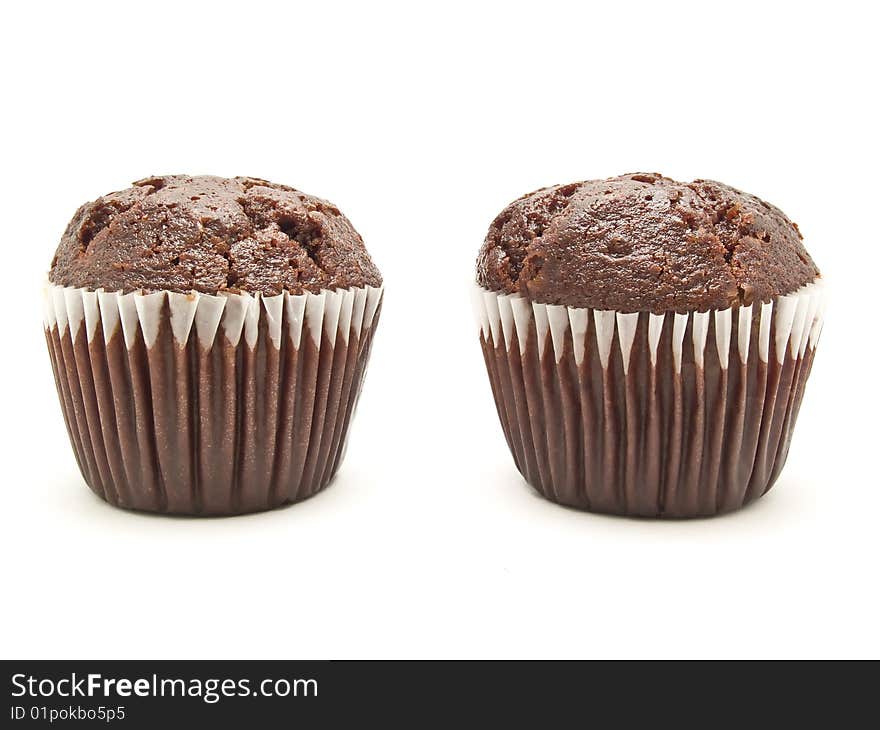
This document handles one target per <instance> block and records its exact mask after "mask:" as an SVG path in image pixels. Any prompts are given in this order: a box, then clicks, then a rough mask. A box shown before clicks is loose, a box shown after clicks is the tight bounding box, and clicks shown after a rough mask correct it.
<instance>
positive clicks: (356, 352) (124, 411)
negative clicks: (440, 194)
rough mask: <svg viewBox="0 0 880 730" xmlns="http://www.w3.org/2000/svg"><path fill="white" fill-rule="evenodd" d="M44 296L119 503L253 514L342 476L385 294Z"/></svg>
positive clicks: (87, 439) (56, 356) (63, 396)
mask: <svg viewBox="0 0 880 730" xmlns="http://www.w3.org/2000/svg"><path fill="white" fill-rule="evenodd" d="M45 301H46V310H45V323H44V324H45V332H46V340H47V343H48V346H49V353H50V356H51V359H52V367H53V370H54V372H55V379H56V384H57V386H58V395H59V398H60V400H61V410H62V411H63V413H64V418H65V421H66V424H67V430H68V433H69V434H70V440H71V443H72V445H73V450H74V453H75V454H76V459H77V462H78V464H79V467H80V470H81V472H82V475H83V477H84V478H85V480H86V482H87V483H88V485H89V486H90V487H91V488H92V490H93V491H95V492H96V493H97V494H98V495H99V496H101V497H103V498H104V499H105V500H107V501H108V502H110V503H111V504H114V505H117V506H119V507H126V508H131V509H138V510H147V511H151V512H167V513H177V514H201V515H225V514H238V513H244V512H254V511H259V510H266V509H270V508H272V507H277V506H279V505H282V504H284V503H287V502H296V501H299V500H302V499H305V498H306V497H309V496H311V495H313V494H314V493H315V492H317V491H319V490H320V489H322V488H324V487H325V486H326V485H327V484H328V483H329V482H330V480H331V479H332V478H333V476H334V474H335V473H336V470H337V468H338V467H339V462H340V459H341V456H342V453H343V450H344V447H345V442H346V437H347V435H348V428H349V425H350V423H351V418H352V415H353V413H354V409H355V406H356V405H357V400H358V396H359V393H360V389H361V384H362V382H363V378H364V371H365V368H366V365H367V360H368V359H369V355H370V348H371V345H372V340H373V333H374V330H375V326H376V323H377V321H378V317H379V310H380V306H381V301H382V289H381V288H372V287H366V288H354V289H348V290H338V291H322V292H321V293H319V294H310V293H307V294H302V295H298V296H293V295H290V294H289V293H284V294H281V295H279V296H271V297H264V296H260V295H259V294H257V295H254V296H251V295H247V294H223V295H218V296H210V295H204V294H197V293H192V294H178V293H174V292H166V291H159V292H155V293H151V294H142V293H139V292H134V293H129V294H124V295H123V294H121V293H119V292H104V291H101V290H98V291H89V290H86V289H75V288H69V287H68V288H65V287H60V286H54V285H47V288H46V298H45Z"/></svg>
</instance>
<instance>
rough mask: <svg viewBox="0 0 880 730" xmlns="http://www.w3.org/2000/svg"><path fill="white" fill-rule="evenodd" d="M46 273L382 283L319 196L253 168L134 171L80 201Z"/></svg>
mask: <svg viewBox="0 0 880 730" xmlns="http://www.w3.org/2000/svg"><path fill="white" fill-rule="evenodd" d="M49 280H50V281H51V282H52V283H53V284H58V285H61V286H73V287H85V288H88V289H98V288H101V287H103V288H104V289H105V290H107V291H117V290H122V291H124V292H129V291H135V290H139V289H143V290H146V291H157V290H160V289H167V290H170V291H175V292H189V291H198V292H202V293H208V294H214V293H217V292H221V291H233V292H239V291H244V292H249V293H256V292H260V293H262V294H264V295H276V294H280V293H281V292H282V291H284V290H287V291H289V292H291V293H293V294H301V293H303V292H305V291H311V292H318V291H320V290H321V289H344V288H349V287H362V286H379V285H380V284H381V283H382V277H381V275H380V274H379V271H378V269H377V268H376V267H375V265H374V264H373V262H372V260H371V259H370V256H369V254H368V253H367V250H366V248H365V247H364V242H363V239H362V238H361V237H360V235H359V234H358V232H357V231H356V230H355V229H354V227H353V226H352V225H351V223H350V222H349V220H348V219H347V218H346V217H345V216H344V215H342V213H340V212H339V209H338V208H336V207H335V206H334V205H332V204H331V203H328V202H327V201H326V200H321V199H320V198H316V197H313V196H311V195H306V194H305V193H301V192H299V191H298V190H295V189H294V188H291V187H288V186H286V185H278V184H275V183H270V182H267V181H266V180H261V179H259V178H253V177H236V178H231V179H227V178H221V177H213V176H196V177H190V176H185V175H167V176H161V177H151V178H146V179H144V180H139V181H138V182H136V183H134V184H133V186H132V187H130V188H128V189H126V190H122V191H119V192H115V193H110V194H109V195H104V196H102V197H100V198H98V199H97V200H95V201H92V202H90V203H86V204H85V205H83V206H82V207H81V208H80V209H79V210H78V211H77V212H76V215H75V216H74V217H73V219H72V220H71V221H70V223H69V224H68V226H67V230H66V231H65V232H64V235H63V236H62V238H61V242H60V244H59V246H58V249H57V251H56V253H55V257H54V259H53V260H52V268H51V270H50V272H49Z"/></svg>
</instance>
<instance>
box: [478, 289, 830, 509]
mask: <svg viewBox="0 0 880 730" xmlns="http://www.w3.org/2000/svg"><path fill="white" fill-rule="evenodd" d="M474 302H475V307H476V312H477V316H478V320H479V324H480V342H481V344H482V348H483V354H484V357H485V361H486V368H487V370H488V373H489V381H490V383H491V385H492V391H493V394H494V396H495V402H496V405H497V409H498V416H499V418H500V420H501V426H502V429H503V430H504V435H505V437H506V439H507V444H508V446H509V447H510V451H511V453H512V454H513V459H514V462H515V463H516V466H517V468H518V469H519V471H520V473H522V475H523V476H524V477H525V479H526V480H527V481H528V482H529V483H530V484H531V485H532V486H534V487H535V489H537V490H538V491H539V492H540V493H541V494H542V495H543V496H545V497H546V498H547V499H550V500H552V501H554V502H559V503H561V504H565V505H570V506H573V507H578V508H581V509H586V510H592V511H596V512H607V513H612V514H621V515H641V516H650V517H657V516H669V517H698V516H708V515H714V514H718V513H721V512H727V511H729V510H733V509H737V508H738V507H741V506H742V505H744V504H746V503H748V502H750V501H752V500H754V499H757V498H758V497H760V496H761V495H763V494H764V493H766V492H767V490H768V489H770V487H771V486H772V485H773V483H774V482H775V481H776V478H777V477H778V476H779V473H780V471H781V469H782V466H783V464H784V463H785V459H786V456H787V454H788V448H789V444H790V442H791V435H792V430H793V428H794V424H795V421H796V420H797V415H798V410H799V408H800V405H801V399H802V398H803V394H804V386H805V384H806V381H807V377H808V376H809V374H810V368H811V365H812V363H813V357H814V354H815V348H816V342H817V340H818V338H819V333H820V332H821V329H822V315H823V309H824V297H823V287H822V283H821V280H818V279H817V280H816V281H815V282H813V283H811V284H809V285H807V286H805V287H803V288H802V289H800V290H798V291H797V292H795V293H793V294H791V295H788V296H782V297H778V298H777V299H775V300H774V301H772V302H768V303H765V304H756V305H754V306H742V307H736V308H732V309H725V310H717V311H715V310H713V311H709V312H695V313H690V314H675V313H667V314H665V315H655V314H649V313H647V312H642V313H635V314H623V313H619V312H614V311H600V310H592V309H577V308H570V307H563V306H556V305H544V304H537V303H532V302H530V301H529V300H527V299H525V298H523V297H521V296H519V295H505V294H498V293H495V292H490V291H486V290H484V289H478V290H477V291H476V292H475V297H474Z"/></svg>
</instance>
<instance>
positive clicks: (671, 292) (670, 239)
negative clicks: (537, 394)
mask: <svg viewBox="0 0 880 730" xmlns="http://www.w3.org/2000/svg"><path fill="white" fill-rule="evenodd" d="M801 240H802V236H801V234H800V231H799V230H798V228H797V225H796V224H795V223H792V222H791V221H790V220H789V219H788V218H787V217H786V216H785V214H784V213H783V212H782V211H781V210H779V209H778V208H776V207H775V206H772V205H770V204H769V203H766V202H764V201H763V200H761V199H759V198H757V197H755V196H753V195H749V194H748V193H743V192H741V191H739V190H736V189H734V188H732V187H730V186H728V185H724V184H723V183H719V182H714V181H712V180H695V181H694V182H691V183H681V182H676V181H675V180H671V179H670V178H667V177H664V176H662V175H660V174H659V173H632V174H628V175H621V176H619V177H613V178H609V179H607V180H588V181H585V182H579V183H572V184H569V185H556V186H553V187H549V188H541V189H540V190H536V191H535V192H533V193H529V194H528V195H524V196H523V197H521V198H519V199H517V200H515V201H514V202H513V203H511V204H510V205H508V206H507V207H506V208H505V209H504V210H503V211H502V212H501V213H500V215H498V217H497V218H496V219H495V220H494V221H493V223H492V225H491V226H490V228H489V232H488V234H487V236H486V240H485V242H484V244H483V246H482V248H481V250H480V254H479V258H478V260H477V283H478V284H480V286H482V287H484V288H486V289H490V290H492V291H499V292H506V293H509V294H513V293H520V294H522V295H524V296H526V297H528V298H529V299H531V300H532V301H535V302H541V303H544V304H564V305H567V306H570V307H590V308H594V309H606V310H607V309H614V310H618V311H621V312H637V311H651V312H655V313H662V312H667V311H676V312H689V311H705V310H707V309H726V308H728V307H730V306H733V305H736V304H745V305H748V304H751V303H753V302H764V301H768V300H770V299H772V298H774V297H776V296H779V295H783V294H788V293H790V292H793V291H795V290H796V289H798V288H800V287H801V286H803V285H804V284H807V283H809V282H811V281H813V280H814V279H815V278H816V277H818V276H819V271H818V269H817V268H816V265H815V264H814V263H813V260H812V259H811V258H810V256H809V254H808V253H807V251H806V249H805V248H804V246H803V244H802V243H801Z"/></svg>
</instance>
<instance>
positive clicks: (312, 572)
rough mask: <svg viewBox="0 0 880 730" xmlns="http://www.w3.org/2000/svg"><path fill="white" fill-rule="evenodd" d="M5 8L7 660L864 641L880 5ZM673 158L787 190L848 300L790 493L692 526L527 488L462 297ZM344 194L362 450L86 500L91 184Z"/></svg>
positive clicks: (837, 300) (683, 652) (1, 642)
mask: <svg viewBox="0 0 880 730" xmlns="http://www.w3.org/2000/svg"><path fill="white" fill-rule="evenodd" d="M371 5H373V4H370V3H358V4H352V5H341V4H339V5H337V4H330V3H319V2H316V3H308V4H303V5H298V6H295V5H294V4H293V3H284V4H282V3H278V4H268V3H266V4H264V3H260V2H254V1H251V2H247V3H234V4H232V6H231V7H226V6H225V5H224V4H222V3H218V2H212V3H204V4H201V3H199V4H196V3H184V2H175V3H162V2H155V1H154V2H149V3H144V2H140V3H107V4H97V3H58V4H57V5H49V4H44V3H38V2H29V3H14V4H12V5H11V6H10V7H9V8H7V9H6V10H5V17H4V20H3V23H2V31H0V33H2V38H0V41H2V42H0V61H2V71H0V73H2V79H3V92H2V99H3V113H2V116H0V126H2V135H0V139H2V142H0V144H2V151H3V154H2V160H3V162H2V165H3V173H2V176H0V187H2V191H0V192H2V195H0V200H2V205H3V226H4V231H3V237H4V240H3V244H2V249H0V261H2V269H0V272H2V273H0V275H2V278H3V292H4V295H5V296H4V297H3V313H2V315H0V316H2V334H3V340H2V342H3V343H4V344H3V349H2V356H0V368H2V372H0V383H2V386H0V387H2V405H3V415H2V419H0V429H2V434H0V435H2V439H0V443H2V449H3V452H2V472H0V474H2V487H0V488H2V491H3V496H2V500H0V564H2V586H3V588H2V592H3V597H2V599H0V653H2V656H4V657H10V658H11V657H18V658H21V657H113V658H124V657H130V658H134V657H180V658H183V657H187V658H189V657H192V658H195V657H247V658H266V657H283V658H323V657H754V656H758V657H780V656H784V657H821V656H838V657H855V656H862V657H868V656H873V657H877V656H878V655H880V637H878V621H877V616H878V587H877V584H878V580H877V572H878V571H877V558H878V548H880V540H878V528H877V525H878V523H880V491H878V490H880V484H878V478H877V452H878V445H877V436H878V428H877V413H878V407H880V403H878V396H877V375H876V372H877V354H878V353H877V329H876V324H875V323H876V316H877V315H876V314H875V313H874V312H875V311H876V307H877V304H876V303H877V282H878V280H880V279H878V273H877V272H878V266H880V259H878V245H880V241H878V233H877V231H878V227H877V201H878V183H880V165H878V163H880V159H878V147H877V139H876V135H877V129H878V116H877V111H876V107H875V104H876V100H877V72H878V54H877V50H876V30H877V18H876V17H869V14H868V13H869V10H868V8H870V4H869V3H847V2H836V3H832V4H829V3H821V4H819V3H817V4H815V5H814V4H812V3H804V2H799V3H793V4H791V5H790V6H787V7H786V6H785V5H783V4H778V5H777V4H774V3H769V2H757V3H753V2H743V1H738V2H729V3H724V4H723V5H722V4H715V3H708V2H700V3H693V4H684V3H666V2H664V3H657V2H653V3H644V4H635V3H626V2H606V3H600V4H596V5H595V6H589V5H588V4H587V3H568V4H566V3H554V2H546V1H541V2H538V0H534V1H533V2H530V3H527V4H518V3H510V2H508V3H504V4H500V5H490V4H482V3H477V2H473V1H472V2H466V3H456V2H445V3H442V4H438V5H437V6H435V7H434V8H433V9H429V8H427V7H423V6H422V5H421V4H420V3H400V4H387V3H382V4H379V5H375V6H372V7H369V6H371ZM635 170H649V171H652V170H659V171H661V172H663V173H665V174H667V175H670V176H673V177H677V178H679V179H686V180H690V179H693V178H695V177H709V178H714V179H718V180H722V181H725V182H728V183H730V184H732V185H734V186H736V187H739V188H742V189H745V190H748V191H750V192H754V193H756V194H758V195H760V196H761V197H764V198H766V199H767V200H770V201H772V202H774V203H776V204H777V205H779V206H780V207H781V208H782V209H783V210H785V211H786V212H788V214H789V215H790V216H791V217H792V218H793V219H795V220H796V221H797V222H798V223H799V224H800V227H801V230H802V231H803V233H804V235H805V237H806V244H807V247H808V249H809V250H810V252H811V253H812V255H813V257H814V258H815V259H816V261H817V262H818V264H819V266H820V268H821V269H822V271H823V273H824V274H825V276H826V279H827V280H828V281H829V282H830V284H831V292H832V301H831V306H830V309H829V311H828V316H827V319H826V326H825V331H824V334H823V337H822V340H821V342H820V348H819V353H818V356H817V360H816V363H815V367H814V369H813V374H812V378H811V382H810V384H809V387H808V388H807V394H806V399H805V401H804V405H803V409H802V411H801V418H800V422H799V424H798V429H797V430H796V433H795V438H794V443H793V446H792V449H791V453H790V458H789V462H788V465H787V467H786V469H785V471H784V472H783V474H782V477H781V478H780V480H779V482H778V483H777V486H776V487H775V488H774V490H773V492H771V494H770V495H769V496H767V497H766V498H764V499H762V500H760V501H759V502H758V503H756V504H755V505H754V506H752V507H749V508H747V509H745V510H743V511H741V512H739V513H735V514H732V515H730V516H726V517H722V518H717V519H712V520H701V521H693V522H652V521H637V520H628V519H619V518H609V517H600V516H594V515H589V514H584V513H579V512H575V511H572V510H568V509H564V508H561V507H558V506H555V505H553V504H550V503H548V502H545V501H542V500H541V499H540V498H539V497H538V496H536V494H535V492H533V491H532V490H531V489H530V488H529V487H527V486H526V485H525V483H524V482H523V481H522V479H521V478H520V477H519V475H518V474H517V472H516V471H515V469H514V466H513V462H512V460H511V458H510V456H509V454H508V452H507V449H506V446H505V442H504V439H503V436H502V433H501V429H500V427H499V424H498V423H497V417H496V414H495V411H494V406H493V403H492V398H491V394H490V390H489V386H488V381H487V378H486V374H485V372H484V368H483V363H482V358H481V354H480V350H479V346H478V343H477V336H476V330H475V326H474V324H473V320H472V313H471V309H470V302H469V299H468V296H469V286H470V281H471V279H472V276H473V266H474V259H475V256H476V253H477V249H478V247H479V246H480V243H481V241H482V239H483V236H484V234H485V232H486V229H487V228H488V225H489V223H490V221H491V220H492V218H493V217H494V216H495V215H496V214H497V213H498V212H499V211H500V210H501V208H502V207H503V206H504V205H505V204H506V203H508V202H509V201H510V200H512V199H513V198H515V197H517V196H518V195H520V194H522V193H524V192H527V191H529V190H532V189H534V188H537V187H540V186H543V185H549V184H553V183H560V182H569V181H573V180H581V179H585V178H595V177H605V176H609V175H614V174H619V173H622V172H628V171H635ZM178 172H185V173H193V174H195V173H211V174H216V175H229V176H231V175H256V176H260V177H265V178H268V179H271V180H275V181H278V182H283V183H288V184H291V185H294V186H296V187H298V188H300V189H302V190H304V191H307V192H311V193H314V194H317V195H320V196H322V197H326V198H329V199H330V200H332V201H333V202H335V203H336V204H337V205H339V206H340V207H341V208H342V209H343V210H344V211H345V212H346V214H347V215H348V216H349V217H350V218H351V220H352V221H353V222H354V224H355V226H356V227H357V228H358V229H359V230H360V232H361V233H362V234H363V236H364V239H365V240H366V242H367V245H368V247H369V249H370V251H371V253H372V255H373V257H374V259H375V261H376V262H377V264H378V265H379V267H380V268H381V270H382V272H383V274H384V275H385V281H386V301H385V307H384V310H383V315H382V321H381V324H380V328H379V333H378V336H377V340H376V343H375V348H374V356H373V361H372V363H371V366H370V372H369V374H368V378H367V383H366V389H365V391H364V396H363V399H362V401H361V408H360V411H359V413H358V415H357V419H356V421H355V425H354V429H353V432H352V440H351V443H350V448H349V451H348V456H347V460H346V461H345V463H344V464H343V467H342V469H341V471H340V473H339V476H338V478H337V479H336V481H335V482H334V484H333V485H332V486H331V487H330V488H329V489H328V490H327V491H326V492H324V493H322V494H320V495H319V496H317V497H315V498H314V499H312V500H310V501H308V502H306V503H303V504H300V505H296V506H293V507H291V508H287V509H282V510H278V511H275V512H271V513H267V514H260V515H255V516H248V517H239V518H231V519H181V518H167V517H155V516H149V515H143V514H133V513H128V512H124V511H121V510H117V509H114V508H112V507H109V506H107V505H105V504H104V503H103V502H101V501H100V500H99V499H98V498H97V497H94V496H93V495H92V493H91V492H90V491H89V490H88V489H87V488H86V486H85V484H84V483H83V481H82V479H81V477H80V475H79V473H78V472H77V468H76V465H75V462H74V459H73V456H72V452H71V450H70V446H69V443H68V440H67V435H66V432H65V430H64V426H63V422H62V419H61V414H60V411H59V407H58V403H57V399H56V393H55V388H54V383H53V380H52V374H51V371H50V367H49V359H48V356H47V354H46V352H45V341H44V339H43V333H42V329H41V302H40V286H41V281H42V277H43V276H44V272H45V270H46V269H47V267H48V264H49V261H50V259H51V256H52V253H53V251H54V248H55V245H56V244H57V242H58V239H59V237H60V234H61V232H62V230H63V229H64V226H65V224H66V223H67V220H68V219H69V218H70V216H71V215H72V214H73V212H74V211H75V210H76V208H77V206H78V205H80V203H82V202H84V201H85V200H87V199H93V198H95V197H97V196H98V195H100V194H102V193H105V192H108V191H110V190H116V189H120V188H123V187H125V186H127V185H128V183H129V182H130V181H132V180H135V179H137V178H141V177H145V176H147V175H150V174H158V173H178Z"/></svg>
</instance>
